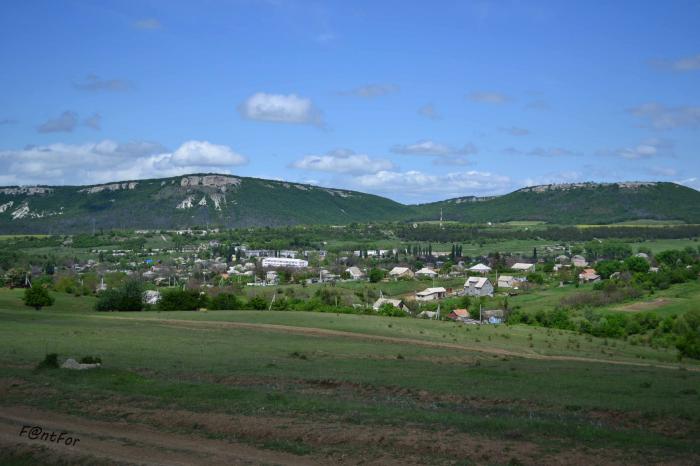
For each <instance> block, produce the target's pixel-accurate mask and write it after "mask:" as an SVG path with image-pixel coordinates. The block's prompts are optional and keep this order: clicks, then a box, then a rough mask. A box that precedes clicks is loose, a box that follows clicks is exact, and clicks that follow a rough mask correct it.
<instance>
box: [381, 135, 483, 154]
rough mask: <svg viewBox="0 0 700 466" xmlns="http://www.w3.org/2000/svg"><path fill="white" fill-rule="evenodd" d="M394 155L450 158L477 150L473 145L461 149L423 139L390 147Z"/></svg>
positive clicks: (466, 145) (473, 152) (474, 152)
mask: <svg viewBox="0 0 700 466" xmlns="http://www.w3.org/2000/svg"><path fill="white" fill-rule="evenodd" d="M391 151H392V152H393V153H395V154H403V155H432V156H438V157H450V156H455V155H471V154H476V153H477V152H478V149H477V148H476V146H475V145H474V144H471V143H468V144H465V145H464V146H462V147H453V146H450V145H447V144H442V143H439V142H435V141H433V140H431V139H423V140H421V141H418V142H415V143H413V144H396V145H394V146H392V147H391Z"/></svg>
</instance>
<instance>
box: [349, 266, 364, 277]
mask: <svg viewBox="0 0 700 466" xmlns="http://www.w3.org/2000/svg"><path fill="white" fill-rule="evenodd" d="M345 271H346V272H347V273H348V274H349V275H350V279H351V280H361V279H362V278H364V276H365V274H364V273H363V272H362V270H360V268H359V267H355V266H353V267H348V268H347V269H345Z"/></svg>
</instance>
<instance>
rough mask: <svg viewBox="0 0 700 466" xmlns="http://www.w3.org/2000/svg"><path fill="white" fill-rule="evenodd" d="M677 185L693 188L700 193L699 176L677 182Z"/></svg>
mask: <svg viewBox="0 0 700 466" xmlns="http://www.w3.org/2000/svg"><path fill="white" fill-rule="evenodd" d="M675 183H678V184H682V185H683V186H687V187H689V188H693V189H696V190H698V191H700V178H698V177H697V176H693V177H691V178H686V179H683V180H678V181H675Z"/></svg>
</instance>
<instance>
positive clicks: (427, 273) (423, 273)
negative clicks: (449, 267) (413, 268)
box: [416, 267, 438, 278]
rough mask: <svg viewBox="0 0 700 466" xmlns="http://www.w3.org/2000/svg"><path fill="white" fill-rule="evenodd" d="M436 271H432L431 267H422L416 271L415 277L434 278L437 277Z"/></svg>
mask: <svg viewBox="0 0 700 466" xmlns="http://www.w3.org/2000/svg"><path fill="white" fill-rule="evenodd" d="M437 275H438V274H437V272H436V271H434V270H433V269H429V268H427V267H423V268H422V269H420V270H419V271H417V272H416V276H417V277H428V278H435V277H437Z"/></svg>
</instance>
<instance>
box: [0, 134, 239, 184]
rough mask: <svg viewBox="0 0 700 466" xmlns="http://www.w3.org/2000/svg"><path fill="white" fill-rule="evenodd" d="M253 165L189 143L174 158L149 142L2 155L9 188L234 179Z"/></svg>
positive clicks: (221, 149) (224, 149)
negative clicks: (235, 170) (193, 176)
mask: <svg viewBox="0 0 700 466" xmlns="http://www.w3.org/2000/svg"><path fill="white" fill-rule="evenodd" d="M245 163H247V159H246V158H245V157H244V156H242V155H240V154H237V153H236V152H234V151H233V150H232V149H231V148H230V147H228V146H223V145H216V144H211V143H209V142H206V141H187V142H185V143H183V144H182V145H181V146H180V147H179V148H178V149H177V150H175V151H174V152H170V151H168V150H167V149H165V148H164V147H163V146H161V145H159V144H155V143H149V142H132V143H126V144H119V143H117V142H114V141H111V140H104V141H101V142H98V143H86V144H63V143H56V144H49V145H45V146H28V147H26V148H24V149H19V150H2V151H0V170H1V171H2V172H3V173H4V174H5V175H4V176H3V184H87V183H103V182H108V181H119V180H128V179H144V178H158V177H164V176H176V175H182V174H186V173H195V172H209V171H213V172H221V173H229V172H230V170H231V167H232V166H238V165H242V164H245Z"/></svg>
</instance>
